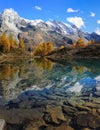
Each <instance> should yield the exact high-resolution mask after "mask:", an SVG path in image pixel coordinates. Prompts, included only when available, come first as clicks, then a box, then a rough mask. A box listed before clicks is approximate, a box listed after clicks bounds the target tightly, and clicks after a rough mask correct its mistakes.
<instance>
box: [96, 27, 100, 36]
mask: <svg viewBox="0 0 100 130" xmlns="http://www.w3.org/2000/svg"><path fill="white" fill-rule="evenodd" d="M95 32H96V33H97V34H99V35H100V28H99V27H98V28H96V30H95Z"/></svg>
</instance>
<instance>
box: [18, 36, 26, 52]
mask: <svg viewBox="0 0 100 130" xmlns="http://www.w3.org/2000/svg"><path fill="white" fill-rule="evenodd" d="M19 49H21V50H22V51H25V44H24V39H23V38H20V39H19Z"/></svg>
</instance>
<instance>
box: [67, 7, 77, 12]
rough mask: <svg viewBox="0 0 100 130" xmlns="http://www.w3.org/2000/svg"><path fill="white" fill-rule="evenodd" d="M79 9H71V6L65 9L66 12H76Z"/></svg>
mask: <svg viewBox="0 0 100 130" xmlns="http://www.w3.org/2000/svg"><path fill="white" fill-rule="evenodd" d="M78 11H79V10H74V9H72V8H68V9H67V12H68V13H75V12H78Z"/></svg>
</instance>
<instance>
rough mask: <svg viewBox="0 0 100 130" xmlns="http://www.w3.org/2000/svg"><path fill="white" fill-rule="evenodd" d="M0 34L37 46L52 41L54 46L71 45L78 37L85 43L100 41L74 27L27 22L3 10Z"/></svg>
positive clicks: (9, 10)
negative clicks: (11, 35)
mask: <svg viewBox="0 0 100 130" xmlns="http://www.w3.org/2000/svg"><path fill="white" fill-rule="evenodd" d="M0 32H1V33H2V32H6V33H8V34H9V33H10V32H11V33H13V34H14V36H15V37H16V38H17V39H18V38H19V37H24V39H25V43H26V44H27V43H28V44H29V43H30V44H34V45H36V44H39V43H41V42H48V41H52V42H53V43H54V45H55V46H61V45H67V44H72V43H73V42H75V41H76V40H77V39H79V38H80V37H81V38H83V39H84V40H85V41H86V42H87V41H88V40H90V39H92V37H93V38H96V39H100V36H99V35H98V36H97V37H98V38H97V37H96V36H94V35H93V34H92V35H90V34H88V33H84V32H82V31H81V30H80V29H78V28H77V27H76V26H75V25H68V24H66V23H63V22H58V21H47V22H44V21H42V20H27V19H24V18H21V17H20V16H19V15H18V14H17V12H15V11H14V10H13V9H5V10H4V11H3V12H2V13H1V14H0Z"/></svg>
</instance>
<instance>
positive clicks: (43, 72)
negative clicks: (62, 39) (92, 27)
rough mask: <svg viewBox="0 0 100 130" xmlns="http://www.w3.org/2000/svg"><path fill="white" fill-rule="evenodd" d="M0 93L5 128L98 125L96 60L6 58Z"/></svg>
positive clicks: (77, 129) (0, 68)
mask: <svg viewBox="0 0 100 130" xmlns="http://www.w3.org/2000/svg"><path fill="white" fill-rule="evenodd" d="M0 95H1V96H0V118H3V119H5V121H6V122H7V124H8V125H7V129H8V130H15V129H18V130H20V129H25V130H29V129H30V130H31V129H33V128H34V130H35V128H36V130H38V129H39V130H42V129H43V130H45V129H47V130H53V129H55V130H59V129H63V130H64V129H65V130H81V129H83V128H84V129H85V128H88V129H93V130H94V129H95V130H99V129H100V117H99V114H100V62H99V60H77V61H59V63H57V62H52V61H50V60H48V59H34V60H33V61H32V60H31V61H18V62H15V61H12V62H5V63H3V64H0ZM86 116H87V117H88V118H87V119H86V118H84V117H86ZM93 121H95V124H93ZM33 122H34V123H33ZM82 122H85V123H84V124H83V123H82Z"/></svg>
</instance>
